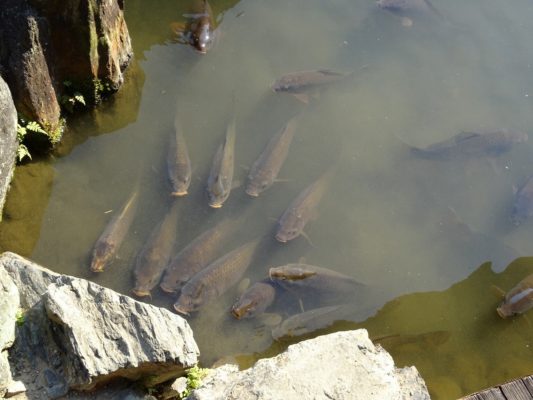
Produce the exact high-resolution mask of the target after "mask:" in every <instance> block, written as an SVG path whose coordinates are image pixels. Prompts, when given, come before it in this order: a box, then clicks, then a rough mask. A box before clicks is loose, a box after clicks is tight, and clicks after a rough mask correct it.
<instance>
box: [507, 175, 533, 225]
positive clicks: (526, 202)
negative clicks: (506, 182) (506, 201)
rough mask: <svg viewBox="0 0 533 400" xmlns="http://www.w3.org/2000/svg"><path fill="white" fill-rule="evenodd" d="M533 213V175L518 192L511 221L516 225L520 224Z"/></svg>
mask: <svg viewBox="0 0 533 400" xmlns="http://www.w3.org/2000/svg"><path fill="white" fill-rule="evenodd" d="M532 215H533V176H531V177H529V178H528V180H527V181H526V183H524V184H523V185H522V187H521V188H520V189H518V191H517V192H516V195H515V198H514V203H513V210H512V213H511V221H512V222H513V224H515V225H520V224H521V223H522V222H524V221H525V220H526V219H527V218H529V217H531V216H532Z"/></svg>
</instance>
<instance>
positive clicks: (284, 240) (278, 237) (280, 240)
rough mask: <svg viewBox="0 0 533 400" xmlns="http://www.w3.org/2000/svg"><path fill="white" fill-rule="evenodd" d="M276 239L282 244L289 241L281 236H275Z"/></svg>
mask: <svg viewBox="0 0 533 400" xmlns="http://www.w3.org/2000/svg"><path fill="white" fill-rule="evenodd" d="M274 238H275V239H276V240H277V241H278V242H280V243H287V239H285V238H282V237H280V236H279V235H276V236H274Z"/></svg>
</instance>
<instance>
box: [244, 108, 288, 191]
mask: <svg viewBox="0 0 533 400" xmlns="http://www.w3.org/2000/svg"><path fill="white" fill-rule="evenodd" d="M295 130H296V120H295V118H292V119H291V120H290V121H289V122H287V124H285V126H284V127H283V128H282V129H281V130H280V131H279V132H278V133H277V134H276V135H275V136H274V137H273V138H272V139H271V140H270V142H268V145H267V147H266V148H265V150H263V152H262V153H261V155H260V156H259V158H258V159H257V160H256V161H255V162H254V164H253V166H252V168H251V170H250V173H249V174H248V182H247V184H246V188H245V191H246V193H247V194H248V195H250V196H252V197H257V196H259V194H260V193H261V192H263V191H265V190H267V189H268V188H269V187H270V186H272V184H273V183H274V182H275V181H276V178H277V177H278V173H279V171H280V169H281V167H282V165H283V163H284V162H285V159H286V158H287V155H288V154H289V147H290V145H291V142H292V139H293V137H294V132H295Z"/></svg>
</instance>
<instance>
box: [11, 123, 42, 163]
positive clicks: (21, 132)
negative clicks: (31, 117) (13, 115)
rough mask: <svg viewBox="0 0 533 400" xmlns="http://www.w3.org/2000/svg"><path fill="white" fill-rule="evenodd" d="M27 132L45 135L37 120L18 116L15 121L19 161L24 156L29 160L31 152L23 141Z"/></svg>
mask: <svg viewBox="0 0 533 400" xmlns="http://www.w3.org/2000/svg"><path fill="white" fill-rule="evenodd" d="M29 132H34V133H41V134H43V135H47V133H46V131H45V130H44V129H43V127H42V126H41V125H39V123H38V122H35V121H26V120H25V119H24V118H19V120H18V122H17V139H18V142H19V147H18V148H17V159H18V160H19V161H22V160H23V159H24V158H25V157H28V158H29V159H30V160H31V154H30V152H29V151H28V148H27V147H26V145H25V144H24V143H23V141H24V137H25V136H26V135H27V134H28V133H29Z"/></svg>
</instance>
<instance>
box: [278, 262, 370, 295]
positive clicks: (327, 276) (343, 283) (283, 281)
mask: <svg viewBox="0 0 533 400" xmlns="http://www.w3.org/2000/svg"><path fill="white" fill-rule="evenodd" d="M268 275H269V277H270V279H271V280H273V281H274V282H276V283H278V284H279V285H280V286H281V287H283V288H286V289H288V288H294V287H302V288H306V289H312V290H317V291H320V292H332V293H336V294H339V295H346V294H352V293H354V291H356V290H358V289H361V288H363V287H364V286H365V285H363V284H362V283H360V282H358V281H356V280H355V279H353V278H351V277H349V276H346V275H344V274H341V273H339V272H336V271H333V270H331V269H327V268H321V267H317V266H314V265H308V264H301V263H293V264H286V265H282V266H280V267H272V268H270V270H269V271H268Z"/></svg>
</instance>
